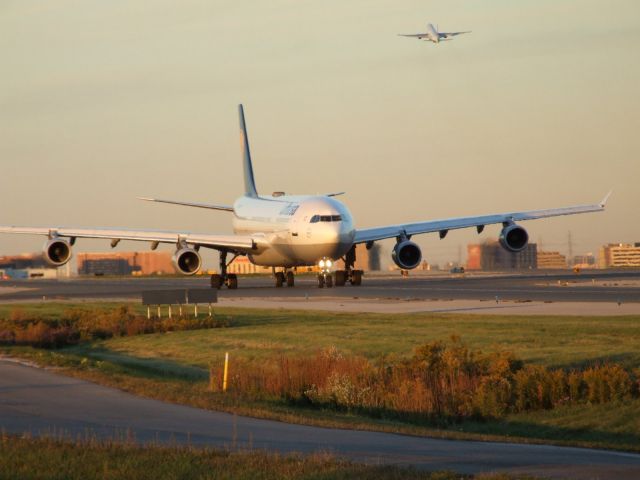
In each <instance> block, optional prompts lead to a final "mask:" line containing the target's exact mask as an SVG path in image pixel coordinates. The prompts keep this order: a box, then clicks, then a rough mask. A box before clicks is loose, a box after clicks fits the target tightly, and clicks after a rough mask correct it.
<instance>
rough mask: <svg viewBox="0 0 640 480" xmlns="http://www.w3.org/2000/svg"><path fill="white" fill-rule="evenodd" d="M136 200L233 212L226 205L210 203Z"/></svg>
mask: <svg viewBox="0 0 640 480" xmlns="http://www.w3.org/2000/svg"><path fill="white" fill-rule="evenodd" d="M138 200H144V201H145V202H156V203H168V204H171V205H182V206H183V207H196V208H208V209H210V210H223V211H225V212H233V207H230V206H227V205H212V204H210V203H193V202H178V201H176V200H162V199H160V198H148V197H138Z"/></svg>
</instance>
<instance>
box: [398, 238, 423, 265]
mask: <svg viewBox="0 0 640 480" xmlns="http://www.w3.org/2000/svg"><path fill="white" fill-rule="evenodd" d="M391 258H392V259H393V261H394V263H395V264H396V265H397V266H399V267H400V268H402V269H403V270H411V269H412V268H416V267H417V266H418V265H420V261H421V260H422V252H421V251H420V247H419V246H418V245H416V244H415V243H413V242H411V241H409V240H404V241H400V242H398V243H396V246H395V247H393V251H392V252H391Z"/></svg>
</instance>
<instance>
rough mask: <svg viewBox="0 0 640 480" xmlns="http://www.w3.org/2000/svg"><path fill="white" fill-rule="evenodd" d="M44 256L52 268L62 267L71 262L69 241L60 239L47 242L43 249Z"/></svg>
mask: <svg viewBox="0 0 640 480" xmlns="http://www.w3.org/2000/svg"><path fill="white" fill-rule="evenodd" d="M42 256H43V257H44V260H45V261H46V262H47V263H48V264H49V265H51V266H52V267H61V266H62V265H64V264H65V263H67V262H68V261H69V260H71V245H70V244H69V242H68V241H67V240H62V239H60V238H53V239H51V240H47V243H45V244H44V247H43V249H42Z"/></svg>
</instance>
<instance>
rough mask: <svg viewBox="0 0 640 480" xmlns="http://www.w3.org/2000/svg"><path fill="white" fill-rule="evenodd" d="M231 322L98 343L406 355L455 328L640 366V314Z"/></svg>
mask: <svg viewBox="0 0 640 480" xmlns="http://www.w3.org/2000/svg"><path fill="white" fill-rule="evenodd" d="M216 314H217V315H222V316H226V317H230V318H231V319H232V322H233V328H227V329H215V330H207V331H202V330H196V331H190V332H181V333H180V334H179V335H178V336H179V340H176V338H175V337H176V334H166V335H149V336H134V337H121V338H114V339H111V340H109V341H107V342H105V343H104V344H101V345H99V347H100V348H106V349H108V350H110V351H114V352H119V353H123V354H130V355H134V356H136V357H142V358H163V359H170V360H173V361H177V362H179V363H182V364H189V365H197V366H201V367H206V366H207V365H208V364H209V363H210V362H212V361H213V362H215V361H219V359H220V358H221V357H222V356H223V355H224V352H230V355H231V357H232V358H233V357H235V356H241V357H243V358H246V359H260V358H266V357H273V356H274V355H278V354H281V353H287V354H310V353H315V352H317V351H318V350H319V349H321V348H325V347H328V346H335V347H337V348H338V349H339V350H340V351H342V352H344V353H346V354H355V355H362V356H365V357H367V358H370V359H375V358H378V357H380V356H381V355H388V354H397V355H401V356H409V355H410V354H411V353H412V351H413V349H414V348H415V347H417V346H419V345H422V344H424V343H426V342H429V341H432V340H447V339H449V338H450V336H451V335H454V334H455V335H459V336H461V337H462V338H463V340H464V342H465V343H466V344H468V345H469V346H470V347H471V348H473V349H479V350H483V351H496V350H510V351H513V352H515V353H516V354H517V355H518V356H519V357H520V358H522V359H523V360H525V361H527V362H532V363H538V364H543V365H547V366H551V367H572V366H581V365H584V364H587V363H597V362H603V361H606V360H610V361H615V362H618V363H621V364H622V365H624V366H625V367H627V368H634V367H637V366H640V317H638V316H621V317H562V316H548V317H545V316H531V317H526V316H522V317H509V316H498V315H462V314H393V315H391V314H355V313H327V312H303V311H284V310H280V311H279V310H258V309H256V310H253V309H251V310H249V309H229V308H225V309H221V308H220V309H216Z"/></svg>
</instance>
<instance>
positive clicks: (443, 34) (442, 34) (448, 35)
mask: <svg viewBox="0 0 640 480" xmlns="http://www.w3.org/2000/svg"><path fill="white" fill-rule="evenodd" d="M463 33H471V30H467V31H466V32H438V35H439V36H440V38H451V37H455V36H458V35H462V34H463Z"/></svg>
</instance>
